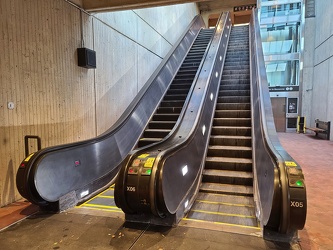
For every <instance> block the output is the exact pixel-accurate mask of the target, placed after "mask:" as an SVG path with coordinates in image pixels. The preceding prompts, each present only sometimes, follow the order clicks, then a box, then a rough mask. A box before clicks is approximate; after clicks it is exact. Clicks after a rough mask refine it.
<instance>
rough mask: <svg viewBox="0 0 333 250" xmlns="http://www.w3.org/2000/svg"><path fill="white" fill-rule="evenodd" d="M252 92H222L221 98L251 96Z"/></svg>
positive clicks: (220, 92) (220, 93)
mask: <svg viewBox="0 0 333 250" xmlns="http://www.w3.org/2000/svg"><path fill="white" fill-rule="evenodd" d="M250 95H251V93H250V90H220V91H219V96H221V97H222V96H250Z"/></svg>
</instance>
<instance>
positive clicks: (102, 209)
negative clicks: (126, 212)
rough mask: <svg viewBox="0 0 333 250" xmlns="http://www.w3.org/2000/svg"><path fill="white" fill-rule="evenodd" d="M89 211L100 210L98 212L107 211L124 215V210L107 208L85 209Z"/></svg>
mask: <svg viewBox="0 0 333 250" xmlns="http://www.w3.org/2000/svg"><path fill="white" fill-rule="evenodd" d="M84 208H87V209H91V210H98V211H107V212H111V213H123V211H122V210H120V209H119V210H117V209H106V208H102V207H101V208H98V207H84Z"/></svg>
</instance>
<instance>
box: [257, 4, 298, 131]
mask: <svg viewBox="0 0 333 250" xmlns="http://www.w3.org/2000/svg"><path fill="white" fill-rule="evenodd" d="M257 5H258V8H259V20H260V27H261V38H262V42H263V45H262V46H263V52H264V56H265V64H266V72H267V80H268V84H269V89H270V95H271V99H272V108H273V113H274V119H275V125H276V128H277V131H295V129H296V122H297V116H298V113H299V107H300V104H299V102H300V98H299V97H300V93H299V85H300V82H301V79H300V76H301V70H302V65H303V63H302V52H303V41H304V39H303V37H304V35H303V27H304V9H303V8H304V6H303V5H304V4H303V1H302V0H258V3H257Z"/></svg>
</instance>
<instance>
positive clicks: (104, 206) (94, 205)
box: [84, 204, 121, 210]
mask: <svg viewBox="0 0 333 250" xmlns="http://www.w3.org/2000/svg"><path fill="white" fill-rule="evenodd" d="M84 207H97V208H104V209H114V210H121V209H119V208H118V207H117V206H107V205H98V204H84Z"/></svg>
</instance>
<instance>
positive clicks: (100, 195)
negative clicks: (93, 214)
mask: <svg viewBox="0 0 333 250" xmlns="http://www.w3.org/2000/svg"><path fill="white" fill-rule="evenodd" d="M113 189H114V184H113V185H112V186H111V187H109V188H108V189H105V190H104V191H102V192H100V193H99V194H97V195H96V196H94V197H91V198H90V199H89V200H87V201H85V202H84V203H82V204H81V205H78V206H76V207H82V206H84V205H85V204H87V203H89V202H91V201H92V200H94V199H96V198H98V197H101V198H106V197H108V198H111V197H113V196H108V195H103V194H104V193H105V192H107V191H109V190H113ZM104 196H105V197H104ZM113 198H114V197H113Z"/></svg>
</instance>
